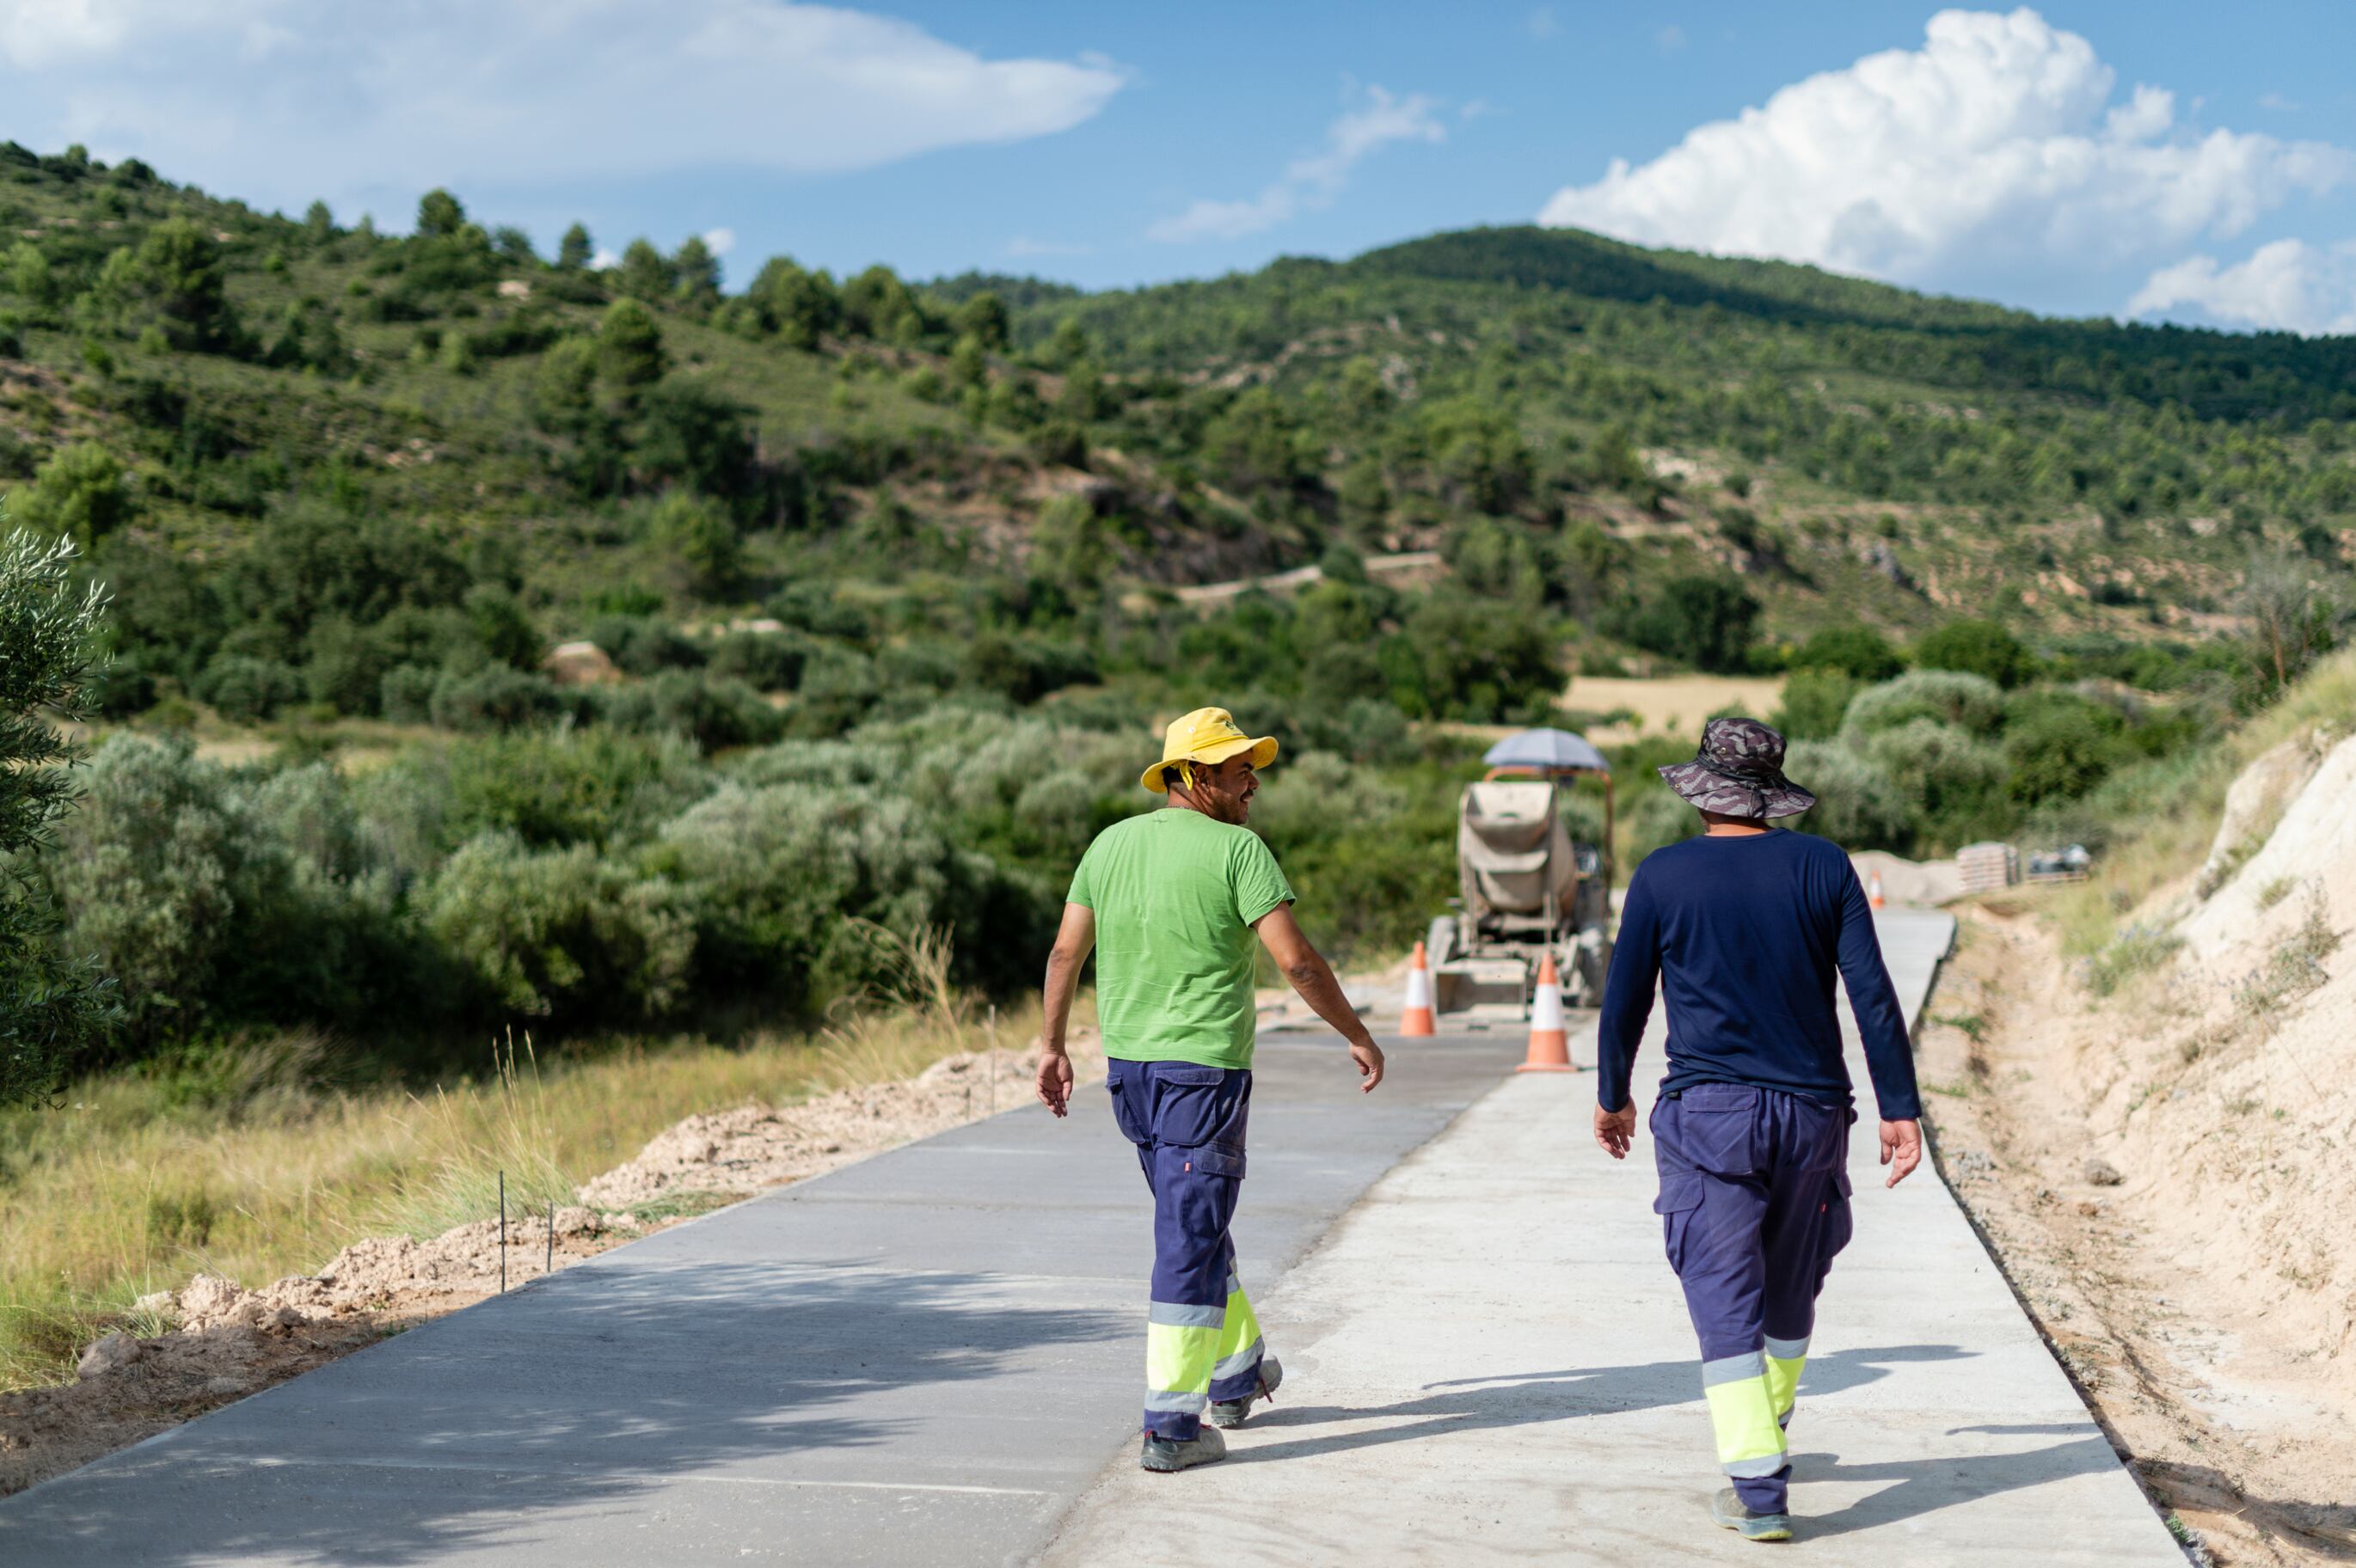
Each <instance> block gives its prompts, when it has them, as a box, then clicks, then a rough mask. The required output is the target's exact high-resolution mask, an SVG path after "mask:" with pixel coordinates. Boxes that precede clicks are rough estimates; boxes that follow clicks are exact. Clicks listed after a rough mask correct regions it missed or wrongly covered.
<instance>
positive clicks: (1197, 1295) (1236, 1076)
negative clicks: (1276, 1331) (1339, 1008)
mask: <svg viewBox="0 0 2356 1568" xmlns="http://www.w3.org/2000/svg"><path fill="white" fill-rule="evenodd" d="M1105 1087H1106V1088H1107V1089H1108V1090H1110V1091H1111V1093H1112V1114H1113V1119H1114V1120H1115V1121H1116V1122H1118V1123H1119V1125H1120V1131H1121V1136H1124V1137H1126V1138H1128V1139H1129V1141H1130V1143H1132V1144H1135V1145H1136V1146H1137V1163H1138V1164H1139V1165H1140V1166H1141V1167H1143V1168H1144V1170H1145V1183H1146V1185H1147V1186H1148V1187H1150V1188H1151V1189H1152V1190H1153V1286H1152V1296H1151V1305H1150V1306H1149V1307H1148V1308H1147V1313H1146V1328H1145V1422H1144V1425H1145V1430H1146V1431H1148V1432H1150V1433H1152V1434H1153V1435H1156V1436H1160V1437H1168V1438H1173V1439H1175V1440H1176V1441H1178V1442H1182V1443H1183V1442H1189V1441H1191V1440H1192V1439H1193V1438H1194V1436H1195V1435H1197V1434H1199V1433H1200V1432H1201V1430H1202V1422H1203V1412H1204V1410H1205V1408H1206V1406H1207V1405H1208V1404H1209V1403H1210V1402H1212V1401H1214V1400H1230V1399H1242V1398H1245V1397H1246V1396H1248V1395H1250V1394H1253V1393H1256V1392H1258V1389H1259V1363H1260V1350H1261V1347H1260V1334H1259V1322H1258V1318H1257V1317H1255V1316H1254V1315H1253V1312H1252V1306H1251V1298H1250V1297H1249V1296H1246V1295H1245V1294H1244V1288H1243V1282H1242V1280H1240V1279H1239V1278H1237V1275H1236V1248H1235V1243H1234V1242H1232V1241H1231V1240H1230V1239H1229V1238H1228V1235H1227V1226H1228V1224H1229V1223H1230V1222H1231V1221H1233V1220H1234V1219H1235V1213H1236V1198H1237V1193H1238V1192H1239V1190H1240V1189H1241V1188H1242V1186H1243V1179H1244V1130H1245V1125H1246V1123H1247V1121H1248V1119H1249V1116H1250V1112H1251V1087H1252V1075H1251V1074H1250V1072H1247V1071H1243V1070H1241V1069H1237V1068H1222V1067H1205V1066H1202V1065H1200V1064H1198V1063H1195V1062H1191V1061H1121V1060H1119V1059H1118V1058H1116V1059H1115V1060H1113V1061H1111V1062H1109V1063H1108V1065H1107V1068H1106V1072H1105Z"/></svg>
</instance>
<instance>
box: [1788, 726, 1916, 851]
mask: <svg viewBox="0 0 2356 1568" xmlns="http://www.w3.org/2000/svg"><path fill="white" fill-rule="evenodd" d="M1783 771H1784V773H1786V774H1787V775H1788V776H1789V777H1790V778H1791V780H1792V782H1793V783H1794V784H1798V785H1800V786H1801V787H1802V788H1803V789H1805V790H1807V791H1809V792H1810V793H1812V794H1813V795H1815V797H1816V805H1815V810H1813V811H1810V812H1808V813H1807V814H1806V815H1805V816H1798V817H1794V818H1793V819H1792V821H1791V826H1792V827H1797V828H1799V829H1801V830H1802V831H1804V832H1807V833H1814V834H1816V835H1817V836H1819V837H1825V838H1829V839H1831V840H1832V841H1833V842H1834V843H1836V844H1838V845H1840V846H1841V847H1842V848H1847V849H1898V850H1905V849H1909V848H1912V845H1913V836H1914V825H1915V821H1916V816H1915V809H1914V806H1913V804H1912V802H1911V801H1909V800H1908V798H1907V796H1906V795H1905V793H1904V791H1902V790H1901V788H1900V787H1899V786H1898V784H1896V783H1895V782H1894V781H1892V780H1891V779H1890V775H1889V774H1887V773H1884V772H1882V770H1881V768H1880V767H1879V765H1878V764H1877V763H1874V762H1873V761H1872V760H1870V759H1869V758H1868V757H1864V756H1861V755H1859V754H1858V752H1854V751H1852V750H1850V749H1849V748H1848V747H1847V746H1846V745H1843V744H1841V743H1840V742H1838V741H1794V742H1793V744H1792V746H1791V749H1790V751H1789V752H1788V753H1787V754H1786V755H1785V757H1784V761H1783Z"/></svg>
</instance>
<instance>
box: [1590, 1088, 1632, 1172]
mask: <svg viewBox="0 0 2356 1568" xmlns="http://www.w3.org/2000/svg"><path fill="white" fill-rule="evenodd" d="M1635 1143H1636V1102H1635V1101H1633V1100H1631V1101H1629V1102H1628V1103H1627V1104H1625V1105H1623V1106H1622V1107H1621V1108H1620V1109H1619V1110H1616V1111H1607V1110H1605V1109H1604V1108H1603V1107H1602V1106H1601V1105H1598V1106H1596V1107H1595V1144H1596V1147H1599V1148H1601V1150H1602V1151H1603V1152H1604V1153H1605V1154H1608V1155H1610V1156H1611V1157H1612V1158H1613V1159H1626V1158H1627V1157H1628V1151H1629V1150H1630V1149H1631V1148H1633V1147H1635Z"/></svg>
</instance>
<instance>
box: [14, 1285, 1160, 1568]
mask: <svg viewBox="0 0 2356 1568" xmlns="http://www.w3.org/2000/svg"><path fill="white" fill-rule="evenodd" d="M1136 1332H1137V1325H1136V1322H1135V1321H1134V1315H1132V1314H1128V1313H1122V1314H1118V1315H1116V1314H1109V1313H1105V1312H1100V1311H1058V1310H1042V1309H1040V1308H1039V1307H1036V1306H1035V1305H1033V1304H1025V1305H1023V1306H1022V1307H1019V1308H1016V1307H1010V1305H1009V1303H1008V1300H1007V1297H1006V1295H1005V1292H1004V1290H1003V1287H993V1286H992V1284H991V1276H989V1275H979V1274H976V1275H950V1274H929V1275H897V1276H894V1275H885V1274H881V1273H878V1272H875V1271H873V1270H870V1269H858V1270H853V1269H843V1268H840V1267H832V1266H830V1265H827V1264H787V1265H773V1266H762V1265H743V1264H716V1265H710V1266H703V1267H699V1268H696V1269H694V1270H692V1271H691V1273H690V1272H689V1271H683V1270H680V1269H676V1268H659V1269H648V1270H635V1271H623V1270H605V1271H592V1270H576V1271H572V1272H568V1273H565V1274H560V1275H554V1276H552V1277H551V1278H550V1279H548V1280H546V1281H544V1282H541V1283H539V1284H536V1285H533V1286H532V1287H530V1288H529V1289H527V1290H524V1291H520V1292H518V1293H516V1294H514V1295H512V1296H507V1297H503V1298H498V1299H496V1300H494V1301H492V1302H489V1303H487V1304H485V1305H484V1306H483V1307H477V1308H476V1309H474V1310H472V1311H470V1312H467V1313H466V1314H463V1315H460V1317H454V1318H449V1319H444V1320H443V1321H442V1322H440V1323H436V1324H430V1325H427V1326H426V1327H424V1328H418V1329H415V1330H412V1332H411V1333H409V1334H407V1335H404V1336H402V1337H401V1338H400V1339H395V1340H393V1341H391V1342H389V1343H387V1344H385V1345H382V1346H380V1347H377V1348H376V1349H371V1350H367V1351H363V1352H361V1353H359V1355H356V1356H353V1357H350V1358H348V1359H347V1360H342V1361H339V1362H337V1363H335V1364H333V1365H331V1366H328V1367H326V1368H323V1369H321V1370H320V1371H316V1372H314V1373H312V1374H310V1375H309V1376H307V1377H305V1378H302V1379H299V1380H297V1381H294V1382H291V1383H288V1384H285V1385H283V1386H282V1387H281V1388H279V1389H277V1390H273V1391H272V1392H269V1393H266V1394H263V1395H261V1396H259V1397H257V1398H255V1399H252V1400H249V1401H246V1402H244V1403H241V1404H239V1405H233V1406H231V1407H230V1408H229V1409H227V1410H224V1411H221V1412H220V1413H217V1414H216V1415H214V1416H213V1417H211V1418H210V1419H209V1420H208V1421H206V1422H204V1423H201V1424H198V1426H195V1427H188V1428H183V1429H181V1430H179V1431H177V1432H175V1433H173V1434H169V1435H166V1437H165V1438H164V1439H162V1440H160V1441H158V1442H155V1443H151V1444H148V1445H144V1446H142V1447H140V1448H136V1449H133V1450H131V1451H128V1452H126V1453H124V1454H122V1455H119V1456H115V1457H114V1458H112V1459H110V1460H105V1461H102V1462H101V1463H99V1464H97V1465H95V1466H91V1467H87V1468H85V1469H82V1470H80V1471H77V1472H74V1473H72V1474H70V1475H68V1476H65V1477H59V1479H57V1480H55V1481H52V1482H50V1483H48V1484H47V1485H45V1486H42V1487H37V1488H33V1489H31V1490H29V1491H27V1492H25V1493H23V1494H21V1495H20V1496H18V1497H17V1498H16V1499H11V1500H10V1501H9V1502H8V1503H7V1504H6V1505H5V1507H0V1561H5V1562H8V1563H27V1564H29V1563H105V1564H109V1565H112V1564H132V1563H139V1564H161V1565H170V1564H183V1563H187V1564H194V1563H223V1562H239V1561H244V1560H247V1559H249V1558H257V1557H265V1556H266V1557H267V1558H269V1559H270V1560H271V1561H273V1562H297V1563H371V1564H373V1563H387V1564H390V1563H419V1562H423V1561H427V1560H431V1559H434V1558H437V1557H440V1556H442V1555H445V1554H453V1553H461V1552H464V1551H465V1550H466V1549H467V1548H470V1547H487V1546H489V1545H491V1544H493V1543H497V1544H498V1545H500V1546H504V1547H506V1548H508V1549H509V1550H514V1549H517V1548H519V1547H526V1548H528V1547H529V1546H530V1544H531V1542H532V1541H533V1540H534V1535H535V1520H536V1519H538V1518H540V1517H542V1516H547V1515H550V1514H552V1513H555V1512H558V1511H562V1512H567V1513H574V1514H577V1513H580V1512H582V1511H584V1510H586V1511H591V1512H595V1513H601V1514H602V1513H605V1512H608V1511H612V1512H615V1513H620V1512H621V1511H623V1510H624V1509H626V1508H630V1507H633V1506H642V1505H637V1502H636V1499H638V1497H639V1495H640V1494H642V1493H643V1492H645V1491H647V1490H648V1489H649V1488H653V1487H656V1486H659V1485H661V1484H663V1483H664V1482H666V1481H668V1480H671V1479H675V1478H678V1477H682V1476H687V1477H697V1478H701V1479H706V1480H711V1481H713V1482H715V1483H721V1484H723V1485H724V1484H726V1483H732V1482H733V1483H736V1485H730V1486H727V1487H726V1489H727V1490H728V1491H729V1492H730V1493H732V1494H735V1495H742V1492H741V1488H742V1486H743V1485H744V1484H755V1485H758V1484H760V1483H762V1481H763V1480H764V1477H765V1476H774V1475H775V1474H776V1470H777V1468H778V1467H776V1465H775V1464H774V1461H776V1459H777V1458H778V1457H779V1456H798V1457H799V1461H800V1462H799V1463H798V1464H797V1465H796V1466H795V1467H794V1469H795V1473H796V1474H797V1475H819V1476H827V1475H840V1474H845V1473H851V1474H856V1472H855V1471H853V1472H845V1471H843V1470H842V1469H841V1467H839V1466H837V1467H835V1468H833V1469H829V1468H828V1466H829V1463H830V1461H829V1459H828V1458H827V1457H826V1456H821V1455H819V1453H818V1452H817V1451H820V1450H826V1451H832V1452H833V1453H835V1454H841V1453H842V1452H843V1451H846V1450H857V1449H860V1448H863V1447H866V1446H869V1445H875V1444H878V1443H882V1442H884V1441H887V1440H889V1439H891V1438H893V1437H894V1436H895V1435H900V1434H903V1433H905V1431H907V1430H909V1429H910V1428H912V1427H916V1426H918V1425H921V1424H925V1423H926V1422H927V1421H928V1420H931V1419H932V1418H933V1417H935V1416H936V1415H937V1413H939V1410H940V1404H941V1401H942V1400H943V1398H944V1397H949V1398H951V1399H952V1401H953V1400H954V1397H955V1396H952V1395H950V1394H949V1391H951V1390H953V1389H954V1387H955V1385H958V1384H960V1383H964V1382H968V1381H972V1380H976V1379H980V1378H983V1377H987V1376H990V1375H991V1374H993V1373H995V1372H999V1371H1003V1370H1004V1368H1005V1365H1006V1362H1007V1360H1008V1359H1009V1358H1010V1357H1016V1356H1020V1355H1022V1354H1023V1353H1025V1352H1033V1351H1036V1350H1038V1349H1041V1348H1043V1347H1068V1346H1070V1345H1072V1344H1075V1343H1078V1342H1089V1341H1097V1340H1102V1339H1111V1338H1118V1337H1133V1336H1134V1335H1135V1334H1136ZM964 1397H967V1398H970V1397H971V1396H970V1395H968V1396H964ZM854 1402H855V1403H856V1404H857V1407H858V1408H859V1409H861V1410H862V1413H861V1414H858V1415H851V1414H849V1413H844V1411H843V1409H842V1408H841V1407H846V1406H851V1405H852V1404H853V1403H854ZM732 1467H734V1473H733V1474H732V1473H731V1470H732ZM764 1495H766V1496H768V1497H775V1498H779V1499H781V1501H782V1499H783V1497H784V1495H785V1494H784V1493H782V1492H781V1491H780V1490H779V1488H775V1487H765V1488H764ZM1025 1500H1026V1501H1027V1499H1025ZM674 1511H677V1510H676V1509H674ZM616 1523H617V1524H618V1523H620V1521H619V1520H616Z"/></svg>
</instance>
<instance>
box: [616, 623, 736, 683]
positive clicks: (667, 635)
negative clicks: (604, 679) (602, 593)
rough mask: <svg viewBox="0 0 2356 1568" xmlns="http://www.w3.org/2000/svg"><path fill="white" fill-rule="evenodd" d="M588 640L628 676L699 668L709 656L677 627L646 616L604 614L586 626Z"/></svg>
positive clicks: (699, 644) (700, 645)
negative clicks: (601, 617) (587, 627)
mask: <svg viewBox="0 0 2356 1568" xmlns="http://www.w3.org/2000/svg"><path fill="white" fill-rule="evenodd" d="M589 640H590V641H592V642H594V643H595V644H596V645H598V646H599V647H601V648H603V649H605V654H606V656H608V657H609V658H611V659H612V660H613V661H614V662H615V663H616V664H617V665H619V666H621V667H622V668H623V669H624V670H625V671H626V672H627V673H628V674H631V675H641V676H644V675H653V674H655V673H656V672H657V671H659V670H666V669H701V667H703V663H704V661H705V659H706V658H708V657H709V655H708V654H707V653H706V651H705V649H704V646H703V645H702V644H701V643H699V642H697V641H696V640H695V639H694V638H692V637H690V636H688V635H686V634H685V633H683V632H681V631H680V629H679V628H678V627H677V626H674V625H672V624H670V623H669V622H668V621H659V620H656V619H654V618H653V617H651V616H646V615H608V616H606V617H605V619H603V620H601V621H599V622H598V623H597V624H596V625H594V626H593V627H592V628H590V632H589Z"/></svg>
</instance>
